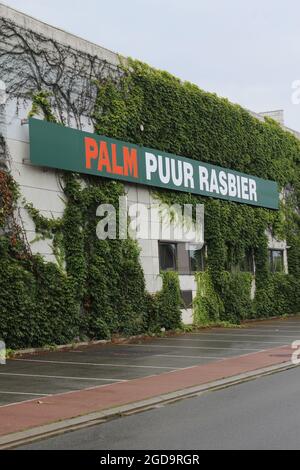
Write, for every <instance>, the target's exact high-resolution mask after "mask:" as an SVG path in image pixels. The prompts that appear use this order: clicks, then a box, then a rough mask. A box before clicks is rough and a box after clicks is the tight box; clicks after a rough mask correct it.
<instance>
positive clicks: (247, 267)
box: [225, 247, 255, 274]
mask: <svg viewBox="0 0 300 470" xmlns="http://www.w3.org/2000/svg"><path fill="white" fill-rule="evenodd" d="M239 258H240V257H239ZM225 269H226V271H229V272H232V273H241V272H242V273H252V274H254V271H255V268H254V254H253V251H252V250H251V249H248V250H245V251H244V254H243V256H242V257H241V258H240V259H239V260H238V261H237V260H236V254H235V252H234V250H233V249H232V247H229V248H228V249H227V259H226V262H225Z"/></svg>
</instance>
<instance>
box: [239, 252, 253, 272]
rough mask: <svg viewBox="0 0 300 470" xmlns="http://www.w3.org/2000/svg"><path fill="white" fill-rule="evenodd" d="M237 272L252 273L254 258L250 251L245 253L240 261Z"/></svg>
mask: <svg viewBox="0 0 300 470" xmlns="http://www.w3.org/2000/svg"><path fill="white" fill-rule="evenodd" d="M239 270H240V271H241V272H242V273H254V257H253V253H252V250H248V251H246V252H245V255H244V257H243V259H242V260H241V261H240V264H239Z"/></svg>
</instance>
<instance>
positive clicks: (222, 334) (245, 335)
mask: <svg viewBox="0 0 300 470" xmlns="http://www.w3.org/2000/svg"><path fill="white" fill-rule="evenodd" d="M188 335H193V336H199V337H201V338H203V337H204V336H225V337H226V338H236V337H239V336H240V337H241V338H244V337H246V338H248V337H249V338H291V339H293V338H299V336H300V332H299V335H280V336H279V335H264V334H262V335H258V334H253V335H251V334H250V335H248V334H242V333H237V334H236V335H234V334H230V333H229V334H226V333H188ZM186 339H188V338H186Z"/></svg>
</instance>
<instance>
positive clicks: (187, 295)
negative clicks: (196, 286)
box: [181, 290, 193, 309]
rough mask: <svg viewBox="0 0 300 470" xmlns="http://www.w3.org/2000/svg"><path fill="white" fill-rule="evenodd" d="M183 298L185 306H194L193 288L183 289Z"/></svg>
mask: <svg viewBox="0 0 300 470" xmlns="http://www.w3.org/2000/svg"><path fill="white" fill-rule="evenodd" d="M181 299H182V303H183V307H184V308H185V309H189V308H192V306H193V292H192V291H191V290H182V291H181Z"/></svg>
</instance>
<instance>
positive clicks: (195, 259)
mask: <svg viewBox="0 0 300 470" xmlns="http://www.w3.org/2000/svg"><path fill="white" fill-rule="evenodd" d="M189 254H190V270H191V272H192V273H196V272H199V271H204V270H205V249H204V248H202V249H201V250H190V251H189Z"/></svg>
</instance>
